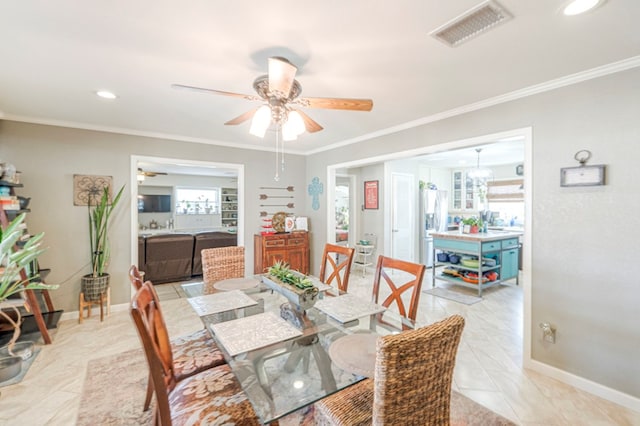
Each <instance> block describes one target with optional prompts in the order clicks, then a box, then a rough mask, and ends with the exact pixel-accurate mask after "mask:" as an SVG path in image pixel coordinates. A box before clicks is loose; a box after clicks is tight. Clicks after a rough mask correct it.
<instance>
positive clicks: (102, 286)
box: [80, 274, 109, 302]
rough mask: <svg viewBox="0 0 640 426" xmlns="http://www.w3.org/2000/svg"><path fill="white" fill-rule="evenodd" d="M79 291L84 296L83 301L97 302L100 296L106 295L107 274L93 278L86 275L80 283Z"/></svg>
mask: <svg viewBox="0 0 640 426" xmlns="http://www.w3.org/2000/svg"><path fill="white" fill-rule="evenodd" d="M80 284H81V285H80V291H81V292H82V293H83V294H84V300H86V301H89V302H99V301H100V295H101V294H106V292H107V288H108V287H109V274H103V275H100V276H99V277H94V276H93V275H91V274H87V275H85V276H83V277H82V279H81V281H80Z"/></svg>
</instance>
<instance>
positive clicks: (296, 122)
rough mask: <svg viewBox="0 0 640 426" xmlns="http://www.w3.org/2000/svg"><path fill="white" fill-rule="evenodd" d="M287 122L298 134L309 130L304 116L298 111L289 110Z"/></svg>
mask: <svg viewBox="0 0 640 426" xmlns="http://www.w3.org/2000/svg"><path fill="white" fill-rule="evenodd" d="M286 124H287V125H288V126H291V128H292V129H293V132H295V134H296V135H298V136H299V135H301V134H303V133H304V132H305V130H307V128H306V126H305V125H304V120H303V119H302V116H301V115H300V113H299V112H298V111H289V114H288V116H287V123H286Z"/></svg>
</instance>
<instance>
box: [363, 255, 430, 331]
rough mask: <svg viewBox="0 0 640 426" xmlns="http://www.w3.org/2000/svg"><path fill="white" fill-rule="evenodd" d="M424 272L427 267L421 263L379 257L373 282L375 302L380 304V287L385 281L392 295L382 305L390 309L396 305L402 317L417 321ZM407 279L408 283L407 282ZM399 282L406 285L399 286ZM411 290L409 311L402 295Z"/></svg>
mask: <svg viewBox="0 0 640 426" xmlns="http://www.w3.org/2000/svg"><path fill="white" fill-rule="evenodd" d="M424 271H425V265H423V264H420V263H411V262H407V261H404V260H398V259H392V258H390V257H385V256H382V255H380V256H378V264H377V266H376V274H375V277H374V280H373V297H372V298H373V301H374V302H375V303H379V302H378V300H379V299H380V287H381V283H382V282H383V281H384V282H386V283H387V285H388V287H389V290H390V291H391V293H390V294H389V295H388V296H387V297H386V299H384V301H382V303H380V304H381V305H382V306H384V307H386V308H388V307H389V306H391V305H392V304H394V303H395V305H396V306H397V307H398V312H399V313H400V315H402V316H403V317H405V318H409V319H410V320H412V321H415V320H416V316H417V314H418V301H419V300H420V288H421V287H422V278H423V277H424ZM407 279H408V281H405V280H407ZM394 280H395V281H394ZM397 281H404V283H402V284H398V283H397ZM409 290H411V300H410V302H409V309H407V308H406V307H405V305H404V302H403V300H402V295H403V293H404V292H406V291H409Z"/></svg>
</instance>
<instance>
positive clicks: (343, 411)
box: [314, 379, 373, 426]
mask: <svg viewBox="0 0 640 426" xmlns="http://www.w3.org/2000/svg"><path fill="white" fill-rule="evenodd" d="M314 407H315V409H314V411H315V412H314V418H315V424H316V425H317V426H329V425H345V426H361V425H362V426H364V425H370V424H371V420H372V413H373V379H365V380H363V381H361V382H358V383H356V384H355V385H352V386H349V387H348V388H345V389H343V390H341V391H340V392H337V393H334V394H333V395H331V396H328V397H326V398H324V399H322V400H320V401H318V402H316V404H315V405H314Z"/></svg>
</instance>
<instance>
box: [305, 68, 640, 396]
mask: <svg viewBox="0 0 640 426" xmlns="http://www.w3.org/2000/svg"><path fill="white" fill-rule="evenodd" d="M638 81H640V69H633V70H628V71H624V72H620V73H617V74H613V75H609V76H606V77H601V78H598V79H594V80H590V81H586V82H582V83H579V84H575V85H572V86H567V87H564V88H560V89H556V90H554V91H550V92H545V93H541V94H538V95H535V96H530V97H528V98H524V99H520V100H516V101H512V102H509V103H504V104H500V105H497V106H493V107H489V108H485V109H483V110H479V111H475V112H471V113H467V114H464V115H459V116H456V117H452V118H449V119H446V120H441V121H437V122H433V123H430V124H427V125H424V126H421V127H417V128H412V129H408V130H405V131H402V132H399V133H396V134H391V135H386V136H381V137H378V138H376V139H372V140H367V141H364V142H361V143H358V144H353V145H348V146H344V147H341V148H338V149H335V150H332V151H329V152H321V153H317V154H315V155H312V156H309V157H308V158H307V177H309V176H313V175H324V174H326V172H325V169H326V167H327V166H328V165H332V164H337V163H339V164H345V163H348V162H349V161H356V160H360V159H363V158H375V157H378V156H381V155H385V154H389V153H393V152H401V151H405V150H411V149H416V148H420V147H424V146H430V145H436V144H441V143H445V142H451V141H457V140H463V139H467V138H472V137H477V136H481V135H488V134H493V133H498V132H502V131H506V130H510V129H519V128H525V127H531V128H532V129H533V147H532V150H533V152H532V159H531V161H532V164H533V167H532V170H531V173H532V177H533V179H532V182H531V185H530V187H529V188H527V191H530V194H531V197H532V202H533V205H532V208H533V217H532V224H533V226H532V227H533V229H532V234H531V235H532V238H531V250H532V265H531V274H532V282H531V291H532V300H531V303H532V321H531V329H530V332H531V336H532V340H531V342H530V343H531V348H532V357H533V359H534V360H536V361H539V362H541V363H543V364H547V365H549V366H552V367H556V368H558V369H560V370H564V371H566V372H569V373H572V374H574V375H576V376H579V377H582V378H586V379H588V380H590V381H593V382H595V383H599V384H601V385H604V386H606V387H609V388H611V389H614V390H618V391H620V392H623V393H626V394H628V395H631V396H633V397H636V398H640V380H638V377H640V363H639V362H638V359H637V358H638V354H639V353H640V327H638V316H637V313H636V312H637V307H638V305H640V285H639V280H638V278H637V277H636V276H635V275H634V274H633V272H630V269H633V267H632V265H635V264H636V263H637V256H638V253H640V239H638V237H637V235H636V233H635V232H630V231H629V227H628V224H629V217H631V216H632V214H633V212H636V211H638V210H639V209H640V196H638V194H640V173H638V171H637V167H638V166H637V162H638V159H639V158H640V143H638V141H639V140H640V121H639V120H638V117H640V84H638ZM582 149H588V150H590V151H591V152H592V153H593V157H592V161H591V164H606V165H607V185H606V186H601V187H586V188H562V187H560V178H559V176H560V169H561V168H562V167H568V166H576V165H577V163H576V161H575V160H574V158H573V157H574V154H575V153H576V152H577V151H579V150H582ZM311 219H312V220H313V221H314V222H315V223H316V224H318V223H320V224H322V223H325V222H326V218H325V217H323V211H322V210H320V211H318V212H312V213H311ZM321 244H323V241H320V240H318V239H316V240H315V241H314V247H313V250H316V251H317V250H318V248H319V247H320V245H321ZM315 272H317V270H315ZM541 322H550V323H551V324H553V325H555V326H556V327H557V330H558V339H557V341H556V344H554V345H549V344H545V343H543V342H542V336H541V333H540V330H539V328H538V324H539V323H541Z"/></svg>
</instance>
